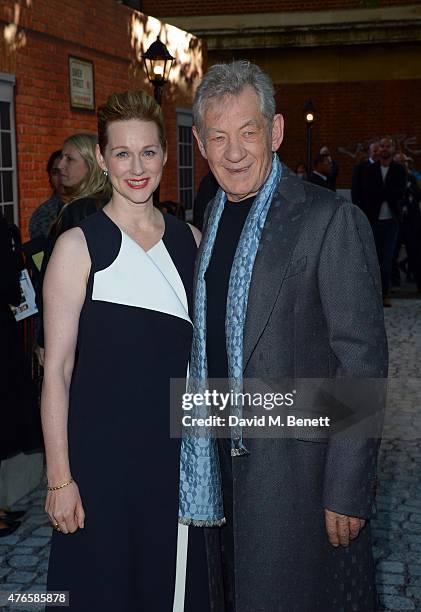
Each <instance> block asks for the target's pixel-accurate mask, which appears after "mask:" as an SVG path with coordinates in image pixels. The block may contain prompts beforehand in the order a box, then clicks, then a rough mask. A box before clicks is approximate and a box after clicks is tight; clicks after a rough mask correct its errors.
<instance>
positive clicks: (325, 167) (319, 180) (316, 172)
mask: <svg viewBox="0 0 421 612" xmlns="http://www.w3.org/2000/svg"><path fill="white" fill-rule="evenodd" d="M330 164H331V158H330V155H328V154H327V153H323V154H321V153H319V155H316V157H315V159H314V162H313V172H312V173H311V174H310V176H309V178H308V180H309V182H310V183H313V184H314V185H319V186H320V187H324V188H325V189H330V190H331V191H334V189H333V188H332V187H331V186H330V184H329V173H330Z"/></svg>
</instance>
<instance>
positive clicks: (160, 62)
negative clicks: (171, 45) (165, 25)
mask: <svg viewBox="0 0 421 612" xmlns="http://www.w3.org/2000/svg"><path fill="white" fill-rule="evenodd" d="M142 59H143V62H144V64H145V68H146V74H147V75H148V79H149V81H150V82H151V83H152V85H153V88H154V97H155V100H156V101H157V102H158V104H161V100H162V88H163V87H164V85H165V84H166V83H168V79H169V77H170V70H171V66H172V64H173V61H174V58H173V56H172V55H171V53H170V52H169V51H168V49H167V47H166V46H165V45H164V43H163V42H162V41H160V40H159V36H157V38H156V41H155V42H153V43H152V44H151V46H150V47H149V49H148V50H147V51H146V52H145V53H144V54H143V56H142Z"/></svg>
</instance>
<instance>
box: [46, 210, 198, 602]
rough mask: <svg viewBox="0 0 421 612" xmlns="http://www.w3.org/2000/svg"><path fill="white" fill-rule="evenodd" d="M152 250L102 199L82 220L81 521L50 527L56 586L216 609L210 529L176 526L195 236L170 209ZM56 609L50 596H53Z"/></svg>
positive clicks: (73, 422) (72, 419)
mask: <svg viewBox="0 0 421 612" xmlns="http://www.w3.org/2000/svg"><path fill="white" fill-rule="evenodd" d="M164 219H165V232H164V236H163V238H162V239H161V240H160V241H159V242H158V243H157V244H156V245H155V246H153V247H152V248H151V249H150V250H149V251H144V250H143V249H142V248H141V247H140V246H139V245H138V243H137V242H135V241H134V240H133V239H132V238H130V236H128V235H127V234H125V233H124V232H123V231H122V230H121V229H120V228H119V227H118V226H117V225H116V224H115V223H114V222H113V221H112V220H111V218H110V217H108V215H107V214H106V213H105V212H103V211H99V212H96V213H94V214H92V215H91V216H89V217H88V218H86V219H85V220H84V221H82V222H81V223H80V225H79V227H80V228H81V229H82V231H83V233H84V235H85V238H86V242H87V245H88V250H89V254H90V258H91V262H92V263H91V271H90V274H89V279H88V284H87V292H86V299H85V302H84V304H83V307H82V311H81V315H80V322H79V331H78V339H77V358H76V364H75V368H74V372H73V378H72V382H71V387H70V402H69V419H68V439H69V459H70V468H71V472H72V475H73V478H74V479H75V481H76V482H77V484H78V486H79V490H80V495H81V499H82V503H83V507H84V510H85V513H86V519H85V527H84V529H78V530H77V531H76V532H75V533H74V534H62V533H59V532H56V531H53V538H52V546H51V554H50V563H49V570H48V585H47V586H48V590H54V591H57V590H65V591H70V610H72V611H74V612H92V611H93V610H101V612H116V611H117V610H118V612H152V611H153V612H172V611H173V610H174V612H180V611H182V610H183V609H184V610H185V612H193V611H194V612H197V610H200V611H201V612H203V611H206V610H207V609H208V605H209V604H208V587H207V570H206V561H205V549H204V545H203V534H202V530H200V529H197V528H190V530H189V529H188V528H186V527H185V526H181V525H180V526H178V523H177V518H178V482H179V451H180V440H177V439H170V415H169V388H170V379H171V378H182V377H185V375H186V371H187V364H188V360H189V354H190V345H191V338H192V323H191V320H190V314H191V298H192V287H193V267H194V260H195V257H196V250H197V248H196V243H195V241H194V238H193V234H192V232H191V229H190V228H189V227H188V226H187V225H186V224H185V223H183V222H182V221H179V220H178V219H176V218H175V217H173V216H171V215H166V216H165V217H164ZM49 609H50V608H49Z"/></svg>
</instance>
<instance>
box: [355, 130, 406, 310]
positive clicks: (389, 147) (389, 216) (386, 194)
mask: <svg viewBox="0 0 421 612" xmlns="http://www.w3.org/2000/svg"><path fill="white" fill-rule="evenodd" d="M393 152H394V147H393V142H392V140H391V139H390V138H382V139H381V140H380V147H379V160H378V161H377V162H375V163H374V164H370V165H368V166H366V167H365V168H364V170H363V172H362V179H361V180H362V200H361V203H360V204H359V205H360V207H361V209H362V210H363V211H364V212H365V214H366V215H367V218H368V220H369V221H370V224H371V227H372V229H373V234H374V241H375V243H376V249H377V256H378V259H379V265H380V273H381V279H382V293H383V305H384V306H390V300H389V289H390V283H391V276H392V265H393V255H394V252H395V246H396V241H397V238H398V231H399V223H400V220H401V207H402V199H403V197H404V193H405V188H406V172H405V169H404V168H403V166H402V165H401V164H398V163H397V162H395V161H393Z"/></svg>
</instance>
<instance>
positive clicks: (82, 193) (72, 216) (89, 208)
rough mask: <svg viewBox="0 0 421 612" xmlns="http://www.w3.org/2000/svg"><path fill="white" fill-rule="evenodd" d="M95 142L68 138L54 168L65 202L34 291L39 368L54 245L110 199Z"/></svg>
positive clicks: (88, 136) (84, 137) (77, 136)
mask: <svg viewBox="0 0 421 612" xmlns="http://www.w3.org/2000/svg"><path fill="white" fill-rule="evenodd" d="M97 143H98V138H97V136H96V135H95V134H89V133H81V134H74V135H73V136H69V138H67V139H66V140H65V141H64V144H63V150H62V154H61V157H60V160H59V162H58V165H57V167H58V169H59V170H60V177H61V184H62V186H63V188H64V192H65V195H66V199H67V202H66V204H65V205H64V206H63V207H62V209H61V212H60V214H59V216H58V217H57V219H56V221H55V222H54V223H53V225H52V227H51V229H50V232H49V234H48V236H47V240H46V244H45V250H44V257H43V261H42V267H41V281H40V287H41V289H40V290H39V291H38V292H37V306H38V310H39V313H40V327H39V329H38V332H37V346H36V347H35V353H36V355H37V357H38V360H39V362H40V364H41V365H43V363H44V351H43V347H44V331H43V321H42V311H43V304H42V283H43V278H44V275H45V271H46V269H47V265H48V262H49V259H50V256H51V253H52V251H53V249H54V245H55V243H56V241H57V239H58V238H59V236H60V235H61V234H62V233H63V232H65V231H67V230H68V229H71V228H72V227H75V226H76V225H78V224H79V223H80V222H81V221H82V220H83V219H85V218H86V217H88V216H89V215H91V214H93V213H94V212H96V211H97V210H99V209H100V208H102V207H103V206H104V204H105V203H106V202H107V199H109V197H110V193H111V188H110V185H109V182H108V180H107V177H106V175H105V174H104V172H103V171H102V170H101V168H100V167H99V165H98V162H97V159H96V152H95V151H96V145H97Z"/></svg>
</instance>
